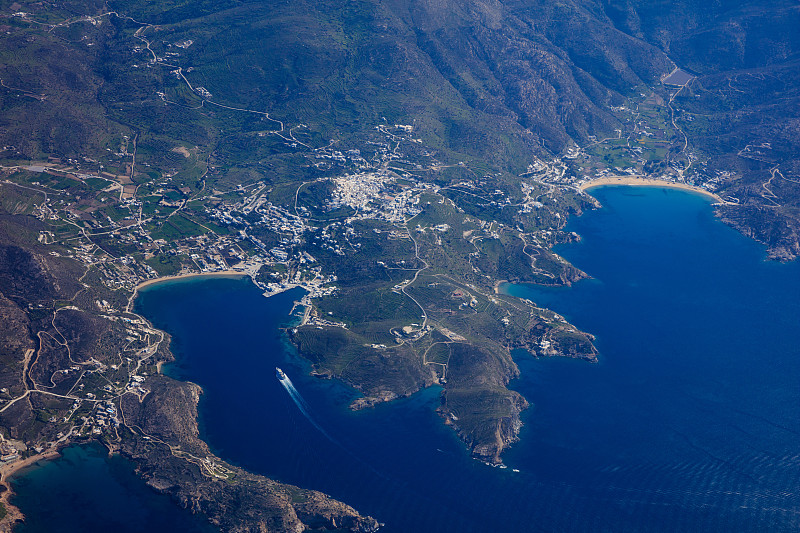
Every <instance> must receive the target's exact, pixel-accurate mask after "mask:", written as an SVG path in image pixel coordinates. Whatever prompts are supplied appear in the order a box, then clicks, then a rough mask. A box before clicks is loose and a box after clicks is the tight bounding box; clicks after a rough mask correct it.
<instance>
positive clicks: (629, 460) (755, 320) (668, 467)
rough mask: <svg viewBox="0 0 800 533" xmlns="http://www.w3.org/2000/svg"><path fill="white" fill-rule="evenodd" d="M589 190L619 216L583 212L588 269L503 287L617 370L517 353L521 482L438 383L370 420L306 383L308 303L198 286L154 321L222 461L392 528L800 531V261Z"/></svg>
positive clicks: (169, 287) (667, 204)
mask: <svg viewBox="0 0 800 533" xmlns="http://www.w3.org/2000/svg"><path fill="white" fill-rule="evenodd" d="M594 193H595V194H596V195H597V196H598V197H599V198H600V200H601V201H602V202H603V204H604V205H605V208H604V209H601V210H597V211H594V212H590V213H587V214H585V215H583V216H582V217H579V218H575V219H573V220H572V221H571V222H570V227H569V229H571V230H574V231H577V232H578V233H580V234H581V235H582V236H583V237H584V239H583V241H582V242H581V243H579V244H572V245H567V246H564V247H561V248H560V249H559V252H560V253H562V254H563V255H564V256H565V257H567V258H568V259H569V260H570V261H572V262H573V263H574V264H575V265H576V266H578V267H580V268H582V269H583V270H585V271H586V272H588V273H590V274H591V275H592V276H593V278H592V279H589V280H585V281H582V282H579V283H577V284H576V285H575V286H574V287H571V288H558V289H549V288H542V287H532V286H507V287H506V289H507V290H508V291H509V292H512V293H514V294H517V295H519V296H522V297H527V298H531V299H532V300H534V301H535V302H537V303H538V304H539V305H542V306H547V307H551V308H553V309H555V310H557V311H559V312H560V313H562V314H564V315H565V316H566V317H567V318H568V319H570V320H571V321H572V322H573V323H575V324H576V325H577V326H579V327H581V328H583V329H585V330H587V331H590V332H592V333H594V334H596V335H597V346H598V348H599V349H600V352H601V357H600V363H599V364H596V365H592V364H589V363H585V362H581V361H572V360H565V359H560V358H553V359H543V360H541V359H540V360H537V359H533V358H532V357H530V356H529V355H527V354H523V353H520V354H516V356H515V357H516V360H517V362H518V364H519V365H520V368H521V370H522V377H521V378H520V379H518V380H515V381H514V382H512V384H511V386H512V387H513V388H515V389H517V390H519V391H520V392H521V393H522V394H524V395H525V396H526V397H527V398H528V399H529V400H531V403H532V407H531V409H530V410H528V411H526V412H525V413H524V415H523V420H524V422H525V426H524V427H523V429H522V433H521V437H522V440H521V442H520V443H518V444H516V445H515V446H514V447H513V448H512V449H511V450H510V451H509V452H508V453H507V454H506V456H505V460H506V463H507V464H508V465H509V467H510V468H509V469H507V470H500V469H494V468H490V467H487V466H485V465H483V464H480V463H478V462H476V461H473V460H471V459H470V458H469V457H468V454H467V453H466V451H465V450H464V448H463V446H462V445H461V443H460V442H459V441H458V440H457V439H456V438H455V436H454V435H453V434H452V432H450V431H449V430H448V429H446V428H444V427H443V426H442V425H441V423H440V421H439V420H438V418H437V416H436V415H435V413H434V412H433V409H434V408H435V407H436V405H437V403H438V393H439V391H438V390H437V389H430V390H427V391H423V392H422V393H420V394H417V395H415V396H413V397H412V398H408V399H404V400H401V401H398V402H395V403H392V404H390V405H384V406H379V407H378V408H376V409H372V410H368V411H363V412H358V413H353V412H351V411H349V410H348V409H347V405H348V404H349V402H350V401H351V400H352V399H353V398H354V396H355V394H354V392H353V391H351V390H350V389H348V388H347V387H345V386H343V385H341V384H339V383H337V382H333V381H320V380H317V379H315V378H311V377H309V376H308V370H309V369H308V366H307V364H306V363H305V362H304V361H303V360H301V359H299V358H298V357H297V356H296V355H295V354H294V353H293V351H292V350H291V348H290V347H289V346H287V345H286V343H285V341H284V340H283V338H282V336H281V332H280V329H279V326H280V325H281V324H283V323H285V322H287V320H289V317H288V316H287V313H288V311H289V309H290V308H291V305H292V301H293V300H294V299H296V298H298V297H299V296H300V292H289V293H284V294H281V295H278V296H274V297H272V298H269V299H267V298H263V297H262V296H261V295H260V293H259V291H258V290H257V289H256V288H255V287H253V286H252V285H250V284H249V283H248V282H246V281H237V280H220V279H217V280H193V281H190V282H181V283H172V284H163V285H159V286H156V287H153V288H151V289H148V290H147V291H144V292H143V293H142V295H141V297H140V299H139V300H138V301H137V309H138V311H139V312H141V313H143V314H144V315H145V316H147V317H148V318H149V319H150V320H152V321H153V323H154V324H155V325H156V326H158V327H162V328H164V329H166V330H167V331H169V332H170V333H171V334H172V335H173V338H174V346H173V349H174V351H175V352H176V354H177V355H178V356H179V362H178V363H177V364H175V365H171V366H170V368H169V372H170V373H171V374H172V375H174V376H175V377H178V378H182V379H190V380H192V381H195V382H197V383H199V384H200V385H202V386H203V388H204V390H205V392H206V394H205V395H204V396H203V398H202V400H201V416H202V420H201V428H202V431H203V434H204V436H205V438H206V439H207V440H208V442H209V443H210V445H211V446H212V447H213V448H214V449H215V451H216V452H217V453H219V454H220V455H221V456H222V457H225V458H226V459H228V460H230V461H232V462H234V463H237V464H240V465H242V466H244V467H247V468H250V469H252V470H254V471H257V472H260V473H263V474H265V475H268V476H272V477H276V478H278V479H281V480H284V481H287V482H291V483H296V484H299V485H302V486H307V487H311V488H316V489H319V490H323V491H325V492H328V493H330V494H332V495H333V496H334V497H337V498H340V499H343V500H345V501H347V502H348V503H350V504H352V505H354V506H355V507H356V508H358V509H359V510H360V511H362V512H365V513H369V514H371V515H373V516H375V517H376V518H378V519H379V520H380V521H382V522H386V523H387V526H386V531H397V532H400V531H436V532H440V531H453V532H456V531H458V532H464V531H490V530H504V531H726V532H727V531H765V530H770V531H793V530H797V529H798V528H800V494H798V491H799V490H800V489H799V487H800V445H799V444H798V443H800V347H799V346H800V345H799V344H798V342H797V341H798V338H800V335H799V334H800V326H798V324H800V298H799V296H800V264H798V263H792V264H788V265H783V264H777V263H769V262H765V261H764V260H763V258H764V250H763V247H762V246H760V245H758V244H757V243H754V242H752V241H750V240H748V239H746V238H744V237H742V236H741V235H739V234H738V233H736V232H735V231H733V230H731V229H730V228H728V227H726V226H724V225H723V224H721V223H719V222H718V221H717V220H715V219H714V218H713V216H712V213H711V209H710V207H709V205H708V202H707V201H706V200H705V199H703V198H701V197H699V196H696V195H691V194H688V193H684V192H681V191H674V190H662V189H656V188H642V189H632V188H624V187H623V188H620V187H609V188H603V189H597V190H595V191H594ZM275 366H280V367H281V368H283V369H284V370H285V371H286V373H287V374H288V375H289V377H290V378H291V379H292V381H293V382H294V386H295V387H296V389H297V391H298V392H299V394H300V395H302V398H303V400H304V401H305V402H306V411H307V413H308V415H309V416H310V417H311V418H313V423H312V422H311V421H309V419H308V418H306V416H305V415H304V414H303V413H302V412H301V411H300V410H299V409H298V408H297V405H296V404H295V403H294V402H293V400H292V399H291V398H290V396H289V394H288V393H287V391H286V389H285V388H284V387H283V386H282V385H281V384H280V382H279V381H278V380H277V379H276V378H275V371H274V368H275ZM319 428H321V429H322V430H323V431H320V429H319ZM511 468H517V469H519V470H520V472H519V473H514V472H512V471H511Z"/></svg>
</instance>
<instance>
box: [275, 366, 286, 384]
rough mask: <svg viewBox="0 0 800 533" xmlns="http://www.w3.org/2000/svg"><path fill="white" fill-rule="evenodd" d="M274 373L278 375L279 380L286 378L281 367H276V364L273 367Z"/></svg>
mask: <svg viewBox="0 0 800 533" xmlns="http://www.w3.org/2000/svg"><path fill="white" fill-rule="evenodd" d="M275 375H276V376H277V377H278V379H279V380H281V381H283V380H284V379H286V374H284V373H283V370H281V369H280V368H278V367H277V366H276V367H275Z"/></svg>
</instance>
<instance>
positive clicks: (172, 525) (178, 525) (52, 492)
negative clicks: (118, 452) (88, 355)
mask: <svg viewBox="0 0 800 533" xmlns="http://www.w3.org/2000/svg"><path fill="white" fill-rule="evenodd" d="M10 482H11V486H12V488H13V490H14V495H13V496H12V499H11V503H13V504H14V505H16V506H17V507H19V508H20V510H21V511H22V512H23V513H24V514H25V522H24V523H22V524H19V525H17V526H16V527H15V528H14V532H15V533H106V532H108V531H115V532H118V533H139V532H141V531H149V532H152V533H170V532H174V531H184V532H186V533H210V532H212V531H215V530H214V529H212V528H211V527H210V526H208V525H207V524H206V521H205V520H200V519H199V517H197V516H193V515H192V514H191V513H190V512H189V511H185V510H183V509H179V508H178V507H177V506H176V505H175V504H174V503H173V502H172V501H171V500H170V499H169V497H168V496H166V495H163V494H157V493H156V492H155V491H153V490H152V489H151V488H150V487H148V486H147V485H145V483H144V481H142V479H141V478H140V477H139V476H137V475H136V473H135V472H134V470H133V465H131V464H130V463H129V462H128V461H126V460H125V459H123V458H121V457H119V456H112V457H108V451H107V450H106V449H105V448H104V447H103V446H100V445H99V444H91V445H85V446H70V447H68V448H65V449H64V450H62V452H61V456H60V457H58V458H56V459H52V460H47V461H42V462H41V463H38V464H35V465H33V466H30V467H27V468H25V469H22V470H21V471H20V472H18V473H16V474H15V475H14V476H12V477H11V478H10Z"/></svg>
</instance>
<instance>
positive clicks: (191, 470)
mask: <svg viewBox="0 0 800 533" xmlns="http://www.w3.org/2000/svg"><path fill="white" fill-rule="evenodd" d="M145 386H146V387H147V388H149V389H150V391H151V392H150V393H149V394H148V395H147V396H146V397H145V398H144V399H143V400H142V401H139V400H138V399H137V398H136V397H134V396H132V395H129V396H126V397H124V399H123V401H122V405H121V412H122V414H123V416H124V424H123V426H124V427H126V428H128V431H126V432H125V433H126V434H125V436H124V438H123V440H122V444H121V446H120V448H119V451H120V452H121V453H123V454H124V455H125V456H126V457H128V458H130V459H131V460H133V461H134V462H135V464H136V466H137V470H138V471H139V473H140V474H141V475H142V477H143V478H144V479H145V480H146V482H147V483H148V485H150V486H151V487H153V488H154V489H156V490H157V491H159V492H162V493H166V494H169V495H170V496H171V497H172V498H173V500H175V501H176V502H178V504H179V505H181V506H182V507H184V508H186V509H189V510H191V511H192V512H195V513H202V514H204V515H205V516H207V517H208V520H209V521H210V522H211V523H213V524H214V525H216V526H218V527H219V528H220V529H221V530H222V531H227V532H234V533H240V532H241V533H245V532H260V531H280V532H298V533H299V532H302V531H308V530H312V531H319V530H346V531H375V530H377V529H378V527H379V524H378V522H377V521H376V520H374V519H373V518H370V517H364V516H361V515H360V514H359V513H358V512H357V511H356V510H355V509H353V508H352V507H350V506H348V505H346V504H344V503H342V502H339V501H336V500H334V499H332V498H330V497H328V496H326V495H325V494H322V493H320V492H317V491H313V490H306V489H301V488H299V487H295V486H292V485H287V484H283V483H278V482H276V481H273V480H270V479H267V478H265V477H263V476H259V475H255V474H252V473H249V472H247V471H245V470H243V469H241V468H237V467H235V466H232V465H230V464H228V463H226V462H224V461H223V460H221V459H220V458H218V457H216V456H214V455H213V454H212V453H211V452H210V450H209V449H208V446H207V445H206V444H205V442H203V441H202V440H200V438H199V432H198V427H197V401H198V399H199V396H200V394H201V390H200V388H199V387H198V386H197V385H195V384H192V383H183V382H179V381H175V380H173V379H170V378H168V377H165V376H161V375H156V376H151V377H150V378H149V379H148V380H147V382H146V383H145Z"/></svg>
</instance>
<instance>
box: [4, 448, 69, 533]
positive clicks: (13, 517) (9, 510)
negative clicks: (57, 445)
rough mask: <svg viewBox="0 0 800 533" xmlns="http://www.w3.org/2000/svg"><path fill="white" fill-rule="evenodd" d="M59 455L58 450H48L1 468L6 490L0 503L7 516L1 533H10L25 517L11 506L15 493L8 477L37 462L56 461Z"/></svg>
mask: <svg viewBox="0 0 800 533" xmlns="http://www.w3.org/2000/svg"><path fill="white" fill-rule="evenodd" d="M58 456H59V453H58V450H53V449H50V450H47V451H44V452H42V453H40V454H37V455H32V456H31V457H28V458H26V459H22V460H20V461H14V462H13V463H10V464H5V465H3V466H0V485H2V486H3V487H4V488H5V489H6V490H4V491H3V493H2V494H0V502H2V503H3V505H4V506H5V508H6V516H5V517H4V518H3V519H2V520H0V532H3V533H5V532H10V531H11V528H12V527H13V526H14V523H15V522H16V521H17V520H23V519H24V518H25V517H24V515H23V514H22V513H21V512H20V510H19V509H17V508H16V507H14V506H13V505H11V503H10V502H9V500H10V499H11V495H12V494H13V492H12V491H11V484H10V483H9V482H8V481H7V480H8V477H9V476H11V475H13V474H14V473H15V472H17V471H19V470H20V469H22V468H25V467H26V466H30V465H32V464H33V463H35V462H37V461H43V460H46V459H54V458H55V457H58Z"/></svg>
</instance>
